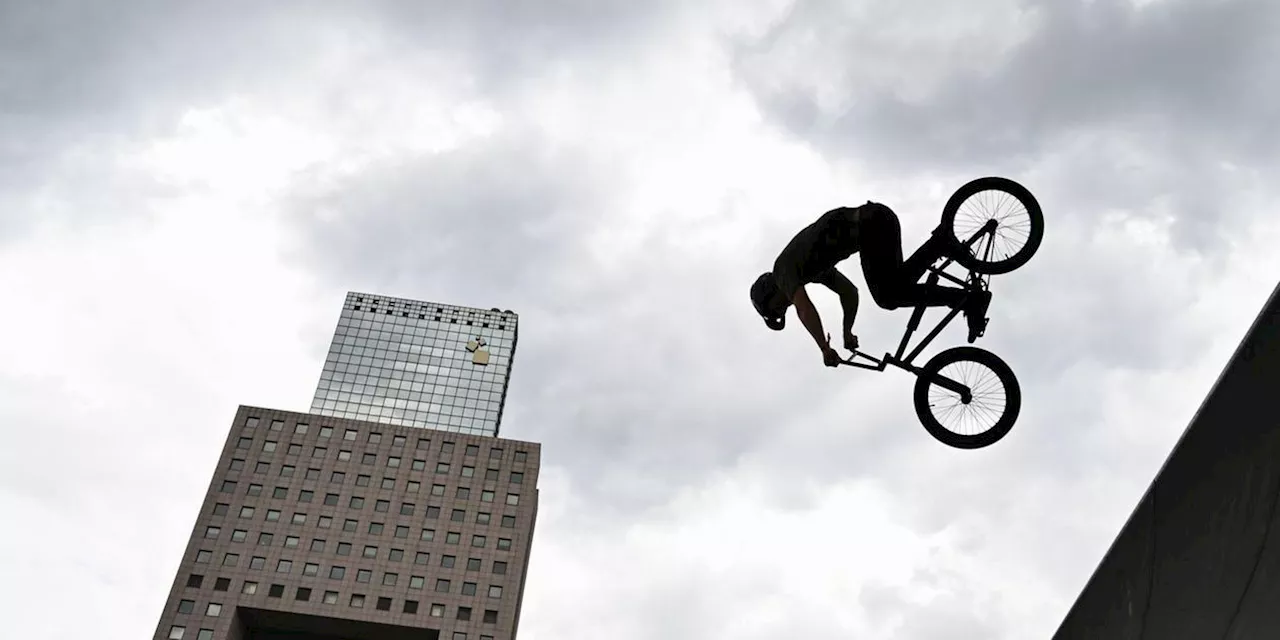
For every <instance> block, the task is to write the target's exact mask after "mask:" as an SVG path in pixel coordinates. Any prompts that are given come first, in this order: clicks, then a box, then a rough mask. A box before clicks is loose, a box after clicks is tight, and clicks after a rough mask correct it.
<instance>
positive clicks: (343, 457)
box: [338, 449, 351, 462]
mask: <svg viewBox="0 0 1280 640" xmlns="http://www.w3.org/2000/svg"><path fill="white" fill-rule="evenodd" d="M350 459H351V452H350V451H347V450H346V449H339V450H338V461H339V462H346V461H347V460H350Z"/></svg>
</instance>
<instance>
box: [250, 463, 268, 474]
mask: <svg viewBox="0 0 1280 640" xmlns="http://www.w3.org/2000/svg"><path fill="white" fill-rule="evenodd" d="M270 470H271V463H270V462H257V463H254V465H253V472H254V473H266V472H267V471H270Z"/></svg>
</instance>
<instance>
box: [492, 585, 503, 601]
mask: <svg viewBox="0 0 1280 640" xmlns="http://www.w3.org/2000/svg"><path fill="white" fill-rule="evenodd" d="M489 597H490V598H501V597H502V587H500V586H498V585H496V584H491V585H489Z"/></svg>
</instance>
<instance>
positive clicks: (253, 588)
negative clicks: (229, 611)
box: [240, 581, 258, 596]
mask: <svg viewBox="0 0 1280 640" xmlns="http://www.w3.org/2000/svg"><path fill="white" fill-rule="evenodd" d="M257 592H258V583H256V582H249V581H245V583H244V584H242V585H240V593H243V594H245V595H248V596H251V595H253V594H255V593H257Z"/></svg>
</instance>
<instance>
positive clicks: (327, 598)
mask: <svg viewBox="0 0 1280 640" xmlns="http://www.w3.org/2000/svg"><path fill="white" fill-rule="evenodd" d="M324 603H325V604H338V592H337V591H326V592H324Z"/></svg>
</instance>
